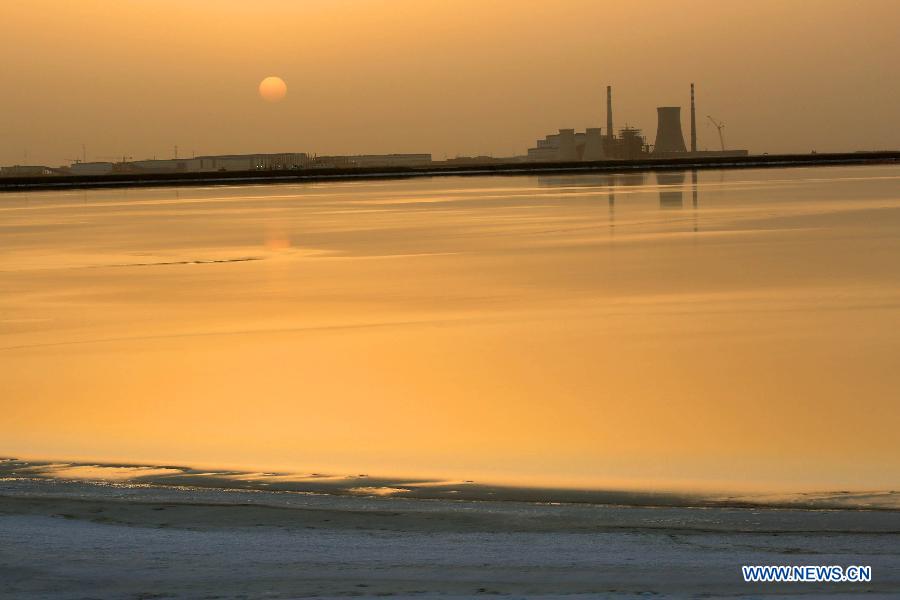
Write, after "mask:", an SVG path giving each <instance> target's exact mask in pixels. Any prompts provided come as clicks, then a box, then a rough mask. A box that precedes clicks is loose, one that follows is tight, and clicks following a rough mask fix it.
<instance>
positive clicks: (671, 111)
mask: <svg viewBox="0 0 900 600" xmlns="http://www.w3.org/2000/svg"><path fill="white" fill-rule="evenodd" d="M656 118H657V121H656V140H655V141H654V143H653V144H648V143H647V138H646V137H644V135H643V132H642V131H641V130H640V129H637V128H634V127H628V126H627V125H626V126H625V127H622V128H621V129H619V132H618V135H616V134H615V133H614V131H615V130H614V128H613V109H612V86H607V87H606V132H605V134H604V132H603V130H602V129H601V128H600V127H588V128H587V129H585V130H584V131H583V132H576V131H575V130H574V129H560V130H559V132H558V133H551V134H549V135H546V136H544V137H543V138H542V139H539V140H537V142H536V144H535V146H534V147H533V148H529V149H528V154H527V156H526V160H528V161H529V162H576V161H598V160H609V159H617V160H636V159H645V158H654V157H656V158H682V157H685V158H686V157H700V156H704V157H705V156H710V157H711V156H747V154H748V152H747V151H746V150H726V149H725V139H724V137H723V134H722V128H723V127H724V124H723V123H721V122H719V121H716V120H715V119H713V118H712V117H708V118H709V119H710V120H711V121H713V123H715V125H716V128H717V129H718V131H719V140H720V142H721V150H704V151H698V150H697V110H696V105H695V103H694V84H693V83H692V84H691V149H690V150H688V149H687V147H686V145H685V143H684V134H682V132H681V107H680V106H660V107H658V108H657V109H656Z"/></svg>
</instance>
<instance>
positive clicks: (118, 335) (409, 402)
mask: <svg viewBox="0 0 900 600" xmlns="http://www.w3.org/2000/svg"><path fill="white" fill-rule="evenodd" d="M898 364H900V168H893V167H848V168H845V167H841V168H811V169H789V170H787V169H786V170H773V169H768V170H757V171H749V170H742V171H710V172H700V173H690V172H688V173H669V174H659V175H654V174H652V173H651V174H646V175H642V174H631V175H624V176H612V177H607V176H596V175H579V176H560V177H487V178H440V179H433V180H429V179H415V180H409V181H390V182H352V183H332V184H315V185H284V186H247V187H227V188H215V187H210V188H190V189H174V188H166V189H147V190H101V191H96V190H91V191H67V192H48V193H27V194H4V195H0V411H2V415H3V419H2V422H0V432H2V436H0V453H3V454H6V455H9V456H33V457H40V456H43V457H53V458H60V459H63V458H66V459H71V458H75V457H89V458H93V459H98V460H130V461H138V462H144V463H153V462H155V463H160V462H162V463H166V462H168V463H171V462H178V463H189V464H200V465H234V466H248V467H263V468H272V469H276V468H279V469H290V470H318V471H326V472H342V473H356V472H364V473H381V474H409V475H421V474H427V475H434V476H437V477H449V478H454V477H455V478H460V479H463V478H465V479H471V478H479V479H483V480H489V481H499V482H522V483H528V484H540V485H544V484H561V485H583V486H625V487H629V486H631V487H650V488H678V487H739V488H763V489H792V490H799V489H815V488H829V489H838V488H848V489H891V488H892V487H894V488H896V486H897V485H900V446H898V443H897V430H898V423H900V402H898V400H900V392H898V390H900V369H898V366H897V365H898Z"/></svg>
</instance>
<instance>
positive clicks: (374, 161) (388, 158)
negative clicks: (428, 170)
mask: <svg viewBox="0 0 900 600" xmlns="http://www.w3.org/2000/svg"><path fill="white" fill-rule="evenodd" d="M347 158H349V159H350V163H351V165H352V166H354V167H362V168H366V167H427V166H430V165H431V154H358V155H354V156H348V157H347Z"/></svg>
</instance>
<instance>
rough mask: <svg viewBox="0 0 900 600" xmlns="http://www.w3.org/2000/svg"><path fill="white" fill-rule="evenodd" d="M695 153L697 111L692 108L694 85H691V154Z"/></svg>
mask: <svg viewBox="0 0 900 600" xmlns="http://www.w3.org/2000/svg"><path fill="white" fill-rule="evenodd" d="M696 151H697V109H696V108H695V107H694V84H693V83H692V84H691V152H696Z"/></svg>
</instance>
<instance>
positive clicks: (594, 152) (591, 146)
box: [581, 127, 606, 161]
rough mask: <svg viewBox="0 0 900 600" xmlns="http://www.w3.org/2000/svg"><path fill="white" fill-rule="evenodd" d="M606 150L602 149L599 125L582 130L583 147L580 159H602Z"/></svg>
mask: <svg viewBox="0 0 900 600" xmlns="http://www.w3.org/2000/svg"><path fill="white" fill-rule="evenodd" d="M604 158H606V152H605V151H604V150H603V136H602V135H601V133H600V128H599V127H588V128H587V129H585V130H584V149H583V150H582V152H581V160H587V161H590V160H603V159H604Z"/></svg>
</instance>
